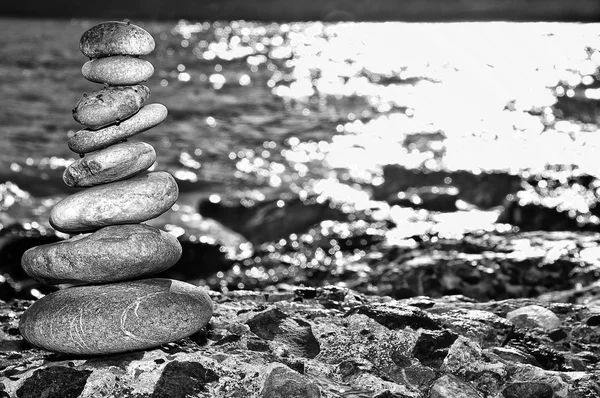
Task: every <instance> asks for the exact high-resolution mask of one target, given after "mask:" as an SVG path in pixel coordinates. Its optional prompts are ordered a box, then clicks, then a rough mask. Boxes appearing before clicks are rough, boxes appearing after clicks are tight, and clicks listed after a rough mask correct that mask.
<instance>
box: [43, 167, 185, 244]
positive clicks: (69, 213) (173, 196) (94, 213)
mask: <svg viewBox="0 0 600 398" xmlns="http://www.w3.org/2000/svg"><path fill="white" fill-rule="evenodd" d="M178 195H179V190H178V188H177V182H176V181H175V179H174V178H173V176H172V175H171V174H169V173H167V172H164V171H156V172H148V173H143V174H140V175H137V176H135V177H132V178H130V179H127V180H124V181H117V182H111V183H108V184H104V185H98V186H95V187H91V188H88V189H86V190H84V191H80V192H77V193H75V194H73V195H71V196H68V197H67V198H65V199H63V200H62V201H60V202H59V203H58V204H57V205H56V206H55V207H54V208H53V209H52V211H51V212H50V225H52V227H53V228H55V229H56V230H58V231H61V232H66V233H78V232H88V231H93V230H96V229H99V228H102V227H105V226H107V225H116V224H136V223H140V222H143V221H147V220H150V219H152V218H155V217H158V216H159V215H161V214H162V213H164V212H166V211H167V210H169V209H170V208H171V206H173V204H174V203H175V201H176V200H177V196H178Z"/></svg>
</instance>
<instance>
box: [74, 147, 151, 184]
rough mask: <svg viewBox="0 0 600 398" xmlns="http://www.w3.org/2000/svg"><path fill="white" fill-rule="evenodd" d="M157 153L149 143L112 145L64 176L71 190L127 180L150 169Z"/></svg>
mask: <svg viewBox="0 0 600 398" xmlns="http://www.w3.org/2000/svg"><path fill="white" fill-rule="evenodd" d="M155 161H156V152H155V151H154V148H153V147H152V145H150V144H146V143H145V142H123V143H121V144H116V145H112V146H109V147H108V148H105V149H102V150H100V151H97V152H93V153H90V154H89V155H87V156H86V157H84V158H82V159H79V160H77V161H75V162H73V163H71V164H70V165H69V166H68V167H67V168H66V169H65V172H64V173H63V180H64V182H65V184H67V185H68V186H70V187H91V186H94V185H100V184H106V183H108V182H113V181H119V180H123V179H125V178H128V177H132V176H134V175H136V174H139V173H141V172H142V171H144V170H147V169H148V168H149V167H150V166H152V164H153V163H154V162H155Z"/></svg>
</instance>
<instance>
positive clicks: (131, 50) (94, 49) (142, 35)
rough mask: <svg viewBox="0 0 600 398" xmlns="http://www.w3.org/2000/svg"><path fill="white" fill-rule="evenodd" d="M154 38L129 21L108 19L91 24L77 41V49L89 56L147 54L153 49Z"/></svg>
mask: <svg viewBox="0 0 600 398" xmlns="http://www.w3.org/2000/svg"><path fill="white" fill-rule="evenodd" d="M154 46H155V42H154V38H153V37H152V36H151V35H150V33H148V32H147V31H146V30H144V29H142V28H141V27H139V26H137V25H133V24H131V23H125V22H118V21H110V22H103V23H100V24H98V25H94V26H92V27H91V28H90V29H88V30H87V31H85V32H84V33H83V35H82V36H81V39H80V41H79V49H80V50H81V52H82V53H83V55H85V56H86V57H89V58H99V57H107V56H111V55H147V54H150V53H151V52H152V51H153V50H154Z"/></svg>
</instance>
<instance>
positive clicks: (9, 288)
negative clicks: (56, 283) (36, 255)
mask: <svg viewBox="0 0 600 398" xmlns="http://www.w3.org/2000/svg"><path fill="white" fill-rule="evenodd" d="M59 241H61V238H59V237H58V236H56V234H55V233H54V232H53V231H50V230H46V229H44V228H42V227H31V226H29V228H25V227H24V226H23V225H19V224H16V225H13V226H11V227H8V228H4V229H2V230H0V275H2V278H0V300H5V301H8V300H11V299H15V298H19V299H29V300H30V299H33V298H36V297H35V295H32V293H31V291H32V289H35V290H37V291H39V292H41V293H46V294H47V293H50V292H53V291H55V290H56V288H55V287H51V286H47V285H45V284H42V283H39V282H37V281H35V280H33V279H31V277H29V275H27V274H26V273H25V271H24V270H23V267H21V257H22V256H23V253H25V252H26V251H27V250H29V249H31V248H32V247H36V246H39V245H47V244H51V243H56V242H59Z"/></svg>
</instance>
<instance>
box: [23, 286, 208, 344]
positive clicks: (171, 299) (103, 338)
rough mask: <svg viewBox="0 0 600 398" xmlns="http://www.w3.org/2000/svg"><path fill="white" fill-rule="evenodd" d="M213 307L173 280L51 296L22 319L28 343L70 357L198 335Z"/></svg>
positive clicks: (72, 290) (201, 294)
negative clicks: (70, 355) (67, 354)
mask: <svg viewBox="0 0 600 398" xmlns="http://www.w3.org/2000/svg"><path fill="white" fill-rule="evenodd" d="M212 313H213V304H212V301H211V299H210V297H209V296H208V294H207V293H206V292H205V291H204V289H203V288H200V287H197V286H194V285H191V284H189V283H185V282H180V281H175V280H170V279H145V280H137V281H130V282H121V283H115V284H106V285H91V286H78V287H72V288H68V289H64V290H59V291H57V292H54V293H51V294H49V295H47V296H45V297H44V298H42V299H40V300H38V301H36V302H35V303H33V305H32V306H31V307H29V308H28V309H27V310H26V311H25V313H23V315H22V316H21V321H20V324H19V329H20V331H21V334H22V335H23V337H24V338H25V340H27V341H28V342H29V343H31V344H33V345H35V346H38V347H41V348H44V349H46V350H50V351H57V352H63V353H69V354H84V355H86V354H87V355H97V354H112V353H119V352H125V351H132V350H139V349H146V348H152V347H157V346H160V345H161V344H165V343H168V342H171V341H175V340H179V339H181V338H184V337H187V336H189V335H191V334H193V333H196V332H197V331H199V330H200V329H202V328H203V327H204V326H205V325H206V324H207V323H208V321H209V320H210V317H211V316H212Z"/></svg>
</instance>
